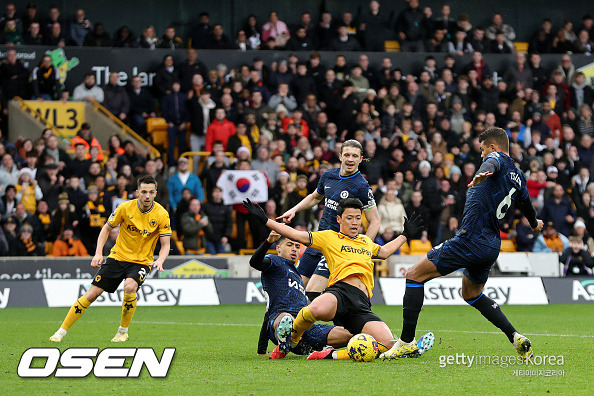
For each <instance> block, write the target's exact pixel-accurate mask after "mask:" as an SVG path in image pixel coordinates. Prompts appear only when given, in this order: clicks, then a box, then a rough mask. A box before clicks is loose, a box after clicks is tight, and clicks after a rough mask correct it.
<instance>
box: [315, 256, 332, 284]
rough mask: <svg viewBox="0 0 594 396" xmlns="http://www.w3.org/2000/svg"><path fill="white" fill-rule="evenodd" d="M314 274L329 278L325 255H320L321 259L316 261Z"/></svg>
mask: <svg viewBox="0 0 594 396" xmlns="http://www.w3.org/2000/svg"><path fill="white" fill-rule="evenodd" d="M314 275H320V276H323V277H324V278H326V279H328V278H330V270H329V269H328V263H327V262H326V257H324V256H322V259H321V260H320V262H319V263H318V266H317V267H316V270H315V271H314Z"/></svg>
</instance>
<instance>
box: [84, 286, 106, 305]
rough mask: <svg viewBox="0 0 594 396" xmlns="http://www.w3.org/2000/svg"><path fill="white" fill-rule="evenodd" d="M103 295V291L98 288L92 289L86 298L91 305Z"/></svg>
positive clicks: (86, 294)
mask: <svg viewBox="0 0 594 396" xmlns="http://www.w3.org/2000/svg"><path fill="white" fill-rule="evenodd" d="M101 293H103V289H100V288H98V287H91V288H90V289H89V290H88V291H87V292H86V293H85V297H86V298H87V300H89V302H90V303H92V302H94V301H95V300H96V299H97V298H98V297H99V296H100V295H101Z"/></svg>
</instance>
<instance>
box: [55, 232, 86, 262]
mask: <svg viewBox="0 0 594 396" xmlns="http://www.w3.org/2000/svg"><path fill="white" fill-rule="evenodd" d="M88 255H89V252H88V251H87V248H85V245H83V243H82V241H81V240H80V239H78V237H76V236H75V235H74V231H73V230H72V227H65V228H64V232H62V235H60V237H59V238H58V239H57V240H56V242H54V247H53V250H52V256H54V257H87V256H88Z"/></svg>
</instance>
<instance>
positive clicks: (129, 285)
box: [124, 281, 138, 294]
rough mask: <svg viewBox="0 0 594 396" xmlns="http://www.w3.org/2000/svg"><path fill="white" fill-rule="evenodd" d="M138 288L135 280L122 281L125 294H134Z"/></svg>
mask: <svg viewBox="0 0 594 396" xmlns="http://www.w3.org/2000/svg"><path fill="white" fill-rule="evenodd" d="M136 290H138V283H136V282H134V281H133V282H126V283H124V293H126V294H134V293H136Z"/></svg>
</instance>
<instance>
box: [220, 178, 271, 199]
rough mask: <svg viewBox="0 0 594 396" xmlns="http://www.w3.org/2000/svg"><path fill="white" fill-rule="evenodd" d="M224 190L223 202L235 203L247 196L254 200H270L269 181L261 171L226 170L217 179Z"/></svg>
mask: <svg viewBox="0 0 594 396" xmlns="http://www.w3.org/2000/svg"><path fill="white" fill-rule="evenodd" d="M217 187H220V188H221V189H222V190H223V203H224V204H225V205H233V204H239V203H242V202H243V201H244V200H245V199H246V198H249V199H250V200H251V201H253V202H266V201H268V182H267V181H266V176H265V175H264V174H263V173H262V172H260V171H225V172H223V173H221V176H219V180H217Z"/></svg>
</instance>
